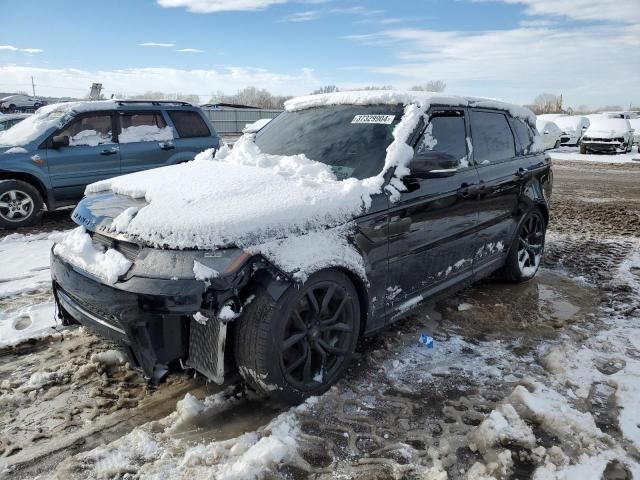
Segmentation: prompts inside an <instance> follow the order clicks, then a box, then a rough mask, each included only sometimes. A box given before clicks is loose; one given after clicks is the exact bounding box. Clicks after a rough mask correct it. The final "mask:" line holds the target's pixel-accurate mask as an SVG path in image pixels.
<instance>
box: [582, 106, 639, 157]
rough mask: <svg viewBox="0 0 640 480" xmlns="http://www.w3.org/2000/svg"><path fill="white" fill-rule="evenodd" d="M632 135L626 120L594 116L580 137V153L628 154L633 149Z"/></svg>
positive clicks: (631, 129)
mask: <svg viewBox="0 0 640 480" xmlns="http://www.w3.org/2000/svg"><path fill="white" fill-rule="evenodd" d="M633 134H634V131H633V128H632V127H631V124H630V123H629V120H628V119H626V118H611V117H607V116H605V115H599V116H594V117H592V118H591V125H589V128H587V131H586V132H585V133H584V135H583V136H582V140H581V142H580V153H582V154H585V153H590V152H597V153H629V152H630V151H631V149H632V147H633Z"/></svg>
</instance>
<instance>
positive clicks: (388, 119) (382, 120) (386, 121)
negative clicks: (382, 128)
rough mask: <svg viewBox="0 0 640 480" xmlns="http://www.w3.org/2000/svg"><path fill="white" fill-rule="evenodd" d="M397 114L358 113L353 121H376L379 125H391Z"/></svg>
mask: <svg viewBox="0 0 640 480" xmlns="http://www.w3.org/2000/svg"><path fill="white" fill-rule="evenodd" d="M395 118H396V116H395V115H356V116H355V117H353V120H351V123H375V124H378V125H391V124H392V123H393V120H394V119H395Z"/></svg>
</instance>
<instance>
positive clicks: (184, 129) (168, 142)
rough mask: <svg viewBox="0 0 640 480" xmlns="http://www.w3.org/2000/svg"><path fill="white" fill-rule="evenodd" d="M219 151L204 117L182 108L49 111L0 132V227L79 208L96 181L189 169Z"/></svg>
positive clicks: (72, 106)
mask: <svg viewBox="0 0 640 480" xmlns="http://www.w3.org/2000/svg"><path fill="white" fill-rule="evenodd" d="M218 147H219V139H218V135H217V134H216V131H215V130H214V128H213V126H212V125H211V124H210V123H209V121H208V120H207V118H206V117H205V116H204V114H203V113H202V111H201V110H200V109H199V108H198V107H193V106H191V105H190V104H188V103H184V102H172V101H166V102H157V101H142V100H134V101H128V100H106V101H100V102H69V103H59V104H54V105H47V106H45V107H42V108H41V109H40V110H38V112H36V113H35V114H34V115H31V116H30V117H28V118H26V119H25V120H23V121H22V122H20V123H18V124H17V125H14V126H13V127H12V128H11V129H9V130H6V131H3V132H0V228H19V227H24V226H28V225H32V224H34V223H37V222H38V221H39V220H40V217H41V216H42V212H43V210H44V208H45V206H46V208H47V209H48V210H55V209H58V208H64V207H67V206H69V205H74V204H75V203H76V202H77V201H78V200H80V199H81V198H82V195H83V193H84V189H85V187H86V186H87V185H88V184H90V183H93V182H96V181H98V180H102V179H105V178H111V177H115V176H117V175H120V174H122V173H130V172H136V171H139V170H148V169H150V168H156V167H161V166H166V165H173V164H176V163H181V162H186V161H189V160H193V158H194V157H195V156H196V155H197V154H198V153H200V152H202V151H203V150H206V149H208V148H218Z"/></svg>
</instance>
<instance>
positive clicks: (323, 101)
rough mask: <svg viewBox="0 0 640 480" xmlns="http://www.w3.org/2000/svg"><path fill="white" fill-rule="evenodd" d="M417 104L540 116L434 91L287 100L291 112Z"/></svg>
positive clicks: (498, 103) (503, 104) (424, 107)
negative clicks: (328, 107)
mask: <svg viewBox="0 0 640 480" xmlns="http://www.w3.org/2000/svg"><path fill="white" fill-rule="evenodd" d="M380 104H385V105H400V104H401V105H417V106H418V107H419V108H420V109H421V110H423V111H424V110H427V109H428V108H429V107H430V106H431V105H447V106H452V107H471V106H473V107H483V108H496V109H499V110H504V111H507V112H509V113H510V114H511V115H513V116H514V117H518V118H521V119H523V120H525V121H526V122H528V123H529V125H531V126H534V125H535V124H536V116H535V115H534V114H533V112H532V111H531V110H529V109H528V108H525V107H521V106H519V105H514V104H511V103H506V102H502V101H500V100H493V99H490V98H477V97H459V96H454V95H443V94H441V93H432V92H413V91H396V90H367V91H351V92H336V93H325V94H321V95H307V96H303V97H297V98H292V99H291V100H288V101H287V102H286V103H285V109H286V110H287V111H288V112H295V111H298V110H306V109H309V108H314V107H322V106H327V105H380Z"/></svg>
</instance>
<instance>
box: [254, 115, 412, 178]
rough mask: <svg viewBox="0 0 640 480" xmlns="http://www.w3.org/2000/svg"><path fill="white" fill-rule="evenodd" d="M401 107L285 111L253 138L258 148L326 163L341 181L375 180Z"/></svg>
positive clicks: (399, 116) (381, 166) (390, 141)
mask: <svg viewBox="0 0 640 480" xmlns="http://www.w3.org/2000/svg"><path fill="white" fill-rule="evenodd" d="M403 112H404V109H403V107H402V105H366V106H354V105H338V106H330V107H320V108H312V109H309V110H302V111H298V112H284V113H282V114H280V115H279V116H278V117H276V118H275V119H274V120H272V121H271V122H270V123H269V124H268V125H267V126H266V127H264V128H263V129H262V130H260V132H259V133H258V134H257V136H256V139H255V143H256V144H257V145H258V147H259V148H260V150H262V151H263V152H265V153H269V154H272V155H286V156H290V155H299V154H304V155H305V156H306V157H307V158H309V159H311V160H315V161H318V162H322V163H324V164H326V165H329V166H330V167H331V169H332V170H333V172H334V174H335V175H336V177H337V178H338V179H339V180H342V179H345V178H357V179H364V178H369V177H374V176H376V175H377V174H378V173H380V172H381V171H382V169H383V167H384V161H385V158H386V155H387V147H388V146H389V145H391V143H392V142H393V129H394V127H395V126H396V125H397V124H398V122H400V120H401V118H402V114H403Z"/></svg>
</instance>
